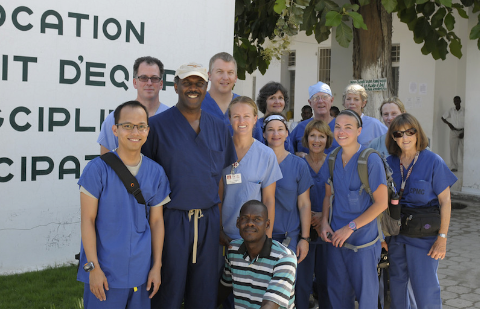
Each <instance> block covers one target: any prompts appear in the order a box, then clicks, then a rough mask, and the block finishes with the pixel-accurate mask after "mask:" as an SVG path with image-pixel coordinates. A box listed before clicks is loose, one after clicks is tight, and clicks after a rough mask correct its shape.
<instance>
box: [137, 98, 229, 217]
mask: <svg viewBox="0 0 480 309" xmlns="http://www.w3.org/2000/svg"><path fill="white" fill-rule="evenodd" d="M149 124H150V133H149V134H148V139H147V141H146V143H145V144H144V145H143V148H142V152H143V154H145V155H146V156H147V157H150V158H151V159H153V160H154V161H156V162H158V163H160V164H161V165H162V166H163V167H164V169H165V172H166V174H167V176H168V179H169V180H170V186H171V188H172V194H171V195H170V198H171V199H172V200H171V202H170V203H168V204H167V205H166V206H165V207H166V208H171V209H180V210H191V209H207V208H210V207H212V206H216V205H217V204H218V203H220V198H219V196H218V183H219V181H220V177H221V175H222V170H223V169H224V168H225V167H226V166H229V165H231V164H232V163H233V162H235V160H236V158H237V156H236V153H235V147H234V145H233V141H232V137H231V136H230V133H229V131H228V130H227V127H226V126H225V124H224V123H223V122H222V121H221V120H219V119H218V118H216V117H214V116H212V115H210V114H209V113H206V112H203V111H202V114H201V118H200V132H199V133H198V134H197V133H196V132H195V130H193V128H192V126H191V125H190V123H189V122H188V121H187V119H186V118H185V117H184V116H183V115H182V113H181V112H180V111H179V110H178V108H177V107H176V106H173V107H171V108H170V109H168V110H167V111H165V112H163V113H161V114H159V115H156V116H153V117H151V118H150V119H149Z"/></svg>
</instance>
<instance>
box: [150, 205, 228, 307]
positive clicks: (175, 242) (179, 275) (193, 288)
mask: <svg viewBox="0 0 480 309" xmlns="http://www.w3.org/2000/svg"><path fill="white" fill-rule="evenodd" d="M202 213H203V217H202V218H200V219H198V246H197V262H196V263H195V264H193V263H192V253H193V239H194V216H192V218H191V220H190V221H189V218H188V217H189V216H188V211H185V210H178V209H169V208H166V209H165V211H164V215H163V216H164V221H165V241H164V245H163V259H162V261H163V262H162V284H161V285H160V289H159V290H158V293H157V294H156V295H155V296H154V297H153V299H152V308H153V309H160V308H165V309H172V308H181V306H182V300H184V308H185V309H191V308H198V309H210V308H212V309H213V308H216V305H217V290H218V275H217V274H218V241H219V237H220V217H219V211H218V206H217V205H215V206H213V207H210V208H208V209H202Z"/></svg>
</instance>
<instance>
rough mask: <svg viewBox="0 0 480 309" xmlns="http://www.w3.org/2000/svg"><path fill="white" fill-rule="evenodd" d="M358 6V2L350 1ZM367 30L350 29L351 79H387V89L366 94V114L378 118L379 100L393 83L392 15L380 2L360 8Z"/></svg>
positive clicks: (389, 92) (355, 0) (375, 1)
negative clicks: (351, 52) (351, 34)
mask: <svg viewBox="0 0 480 309" xmlns="http://www.w3.org/2000/svg"><path fill="white" fill-rule="evenodd" d="M351 2H352V3H356V4H358V0H351ZM358 12H359V13H360V14H362V15H363V19H364V22H365V24H366V25H367V29H368V30H363V29H357V28H353V56H352V57H353V77H354V79H380V78H386V79H387V88H388V89H387V90H385V91H368V103H367V106H366V107H365V109H364V113H365V115H368V116H371V117H376V118H380V112H379V110H378V109H379V107H380V104H381V103H382V101H383V100H384V99H386V98H388V97H390V96H391V94H392V93H393V83H392V58H391V50H392V14H388V13H387V11H386V10H385V9H384V7H383V5H382V3H381V1H380V0H371V2H370V3H369V4H368V5H365V6H361V7H360V9H359V11H358Z"/></svg>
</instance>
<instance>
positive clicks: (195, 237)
mask: <svg viewBox="0 0 480 309" xmlns="http://www.w3.org/2000/svg"><path fill="white" fill-rule="evenodd" d="M192 215H195V216H194V217H193V220H194V221H193V227H194V232H193V254H192V263H193V264H195V263H197V245H198V219H200V218H202V217H203V213H202V210H201V209H190V210H189V211H188V221H189V222H190V221H191V219H192Z"/></svg>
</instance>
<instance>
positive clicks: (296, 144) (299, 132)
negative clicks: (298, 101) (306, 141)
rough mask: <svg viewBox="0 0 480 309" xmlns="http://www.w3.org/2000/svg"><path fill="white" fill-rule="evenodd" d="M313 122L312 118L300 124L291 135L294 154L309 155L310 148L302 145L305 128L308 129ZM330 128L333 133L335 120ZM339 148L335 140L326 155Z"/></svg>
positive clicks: (330, 124)
mask: <svg viewBox="0 0 480 309" xmlns="http://www.w3.org/2000/svg"><path fill="white" fill-rule="evenodd" d="M312 120H314V119H313V118H310V119H307V120H304V121H302V122H300V123H299V124H298V125H297V126H296V127H295V129H293V131H292V133H291V134H290V141H291V143H292V148H293V151H294V152H293V153H296V152H305V153H309V150H308V148H306V147H303V145H302V138H303V134H304V133H305V128H306V127H307V124H308V123H309V122H310V121H312ZM328 126H329V127H330V130H331V131H332V133H333V129H334V128H335V118H333V119H332V121H330V123H329V124H328ZM338 146H339V145H338V143H337V141H336V140H335V139H333V142H332V145H331V146H330V148H327V149H325V153H326V154H329V153H330V152H332V150H333V149H335V148H337V147H338Z"/></svg>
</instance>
